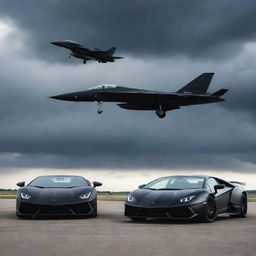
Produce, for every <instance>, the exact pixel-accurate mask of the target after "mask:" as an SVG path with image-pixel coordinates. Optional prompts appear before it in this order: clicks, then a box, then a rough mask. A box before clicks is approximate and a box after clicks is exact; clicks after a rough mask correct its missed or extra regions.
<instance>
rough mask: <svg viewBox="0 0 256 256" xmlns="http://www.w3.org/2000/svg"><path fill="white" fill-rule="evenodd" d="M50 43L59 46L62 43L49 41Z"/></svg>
mask: <svg viewBox="0 0 256 256" xmlns="http://www.w3.org/2000/svg"><path fill="white" fill-rule="evenodd" d="M51 44H53V45H56V46H61V45H62V43H61V42H51Z"/></svg>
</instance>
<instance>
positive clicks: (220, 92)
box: [211, 89, 228, 97]
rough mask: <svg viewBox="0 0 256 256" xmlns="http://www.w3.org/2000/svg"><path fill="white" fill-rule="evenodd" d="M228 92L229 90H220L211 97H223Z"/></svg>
mask: <svg viewBox="0 0 256 256" xmlns="http://www.w3.org/2000/svg"><path fill="white" fill-rule="evenodd" d="M227 91H228V89H221V90H218V91H217V92H214V93H213V94H212V95H211V96H215V97H221V96H222V95H224V94H225V93H226V92H227Z"/></svg>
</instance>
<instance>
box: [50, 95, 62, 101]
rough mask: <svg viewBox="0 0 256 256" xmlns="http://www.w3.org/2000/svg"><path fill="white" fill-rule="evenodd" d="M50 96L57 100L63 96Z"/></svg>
mask: <svg viewBox="0 0 256 256" xmlns="http://www.w3.org/2000/svg"><path fill="white" fill-rule="evenodd" d="M49 98H51V99H55V100H61V96H60V95H56V96H50V97H49Z"/></svg>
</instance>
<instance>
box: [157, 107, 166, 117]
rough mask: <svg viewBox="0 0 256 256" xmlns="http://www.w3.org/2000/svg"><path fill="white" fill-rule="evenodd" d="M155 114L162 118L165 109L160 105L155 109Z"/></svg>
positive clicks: (164, 114)
mask: <svg viewBox="0 0 256 256" xmlns="http://www.w3.org/2000/svg"><path fill="white" fill-rule="evenodd" d="M156 114H157V115H158V117H159V118H164V117H165V116H166V112H165V110H164V109H163V108H162V106H161V105H160V106H159V108H158V109H157V110H156Z"/></svg>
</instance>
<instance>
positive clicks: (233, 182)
mask: <svg viewBox="0 0 256 256" xmlns="http://www.w3.org/2000/svg"><path fill="white" fill-rule="evenodd" d="M230 183H232V184H237V185H242V186H245V185H246V183H245V182H239V181H230Z"/></svg>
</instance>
